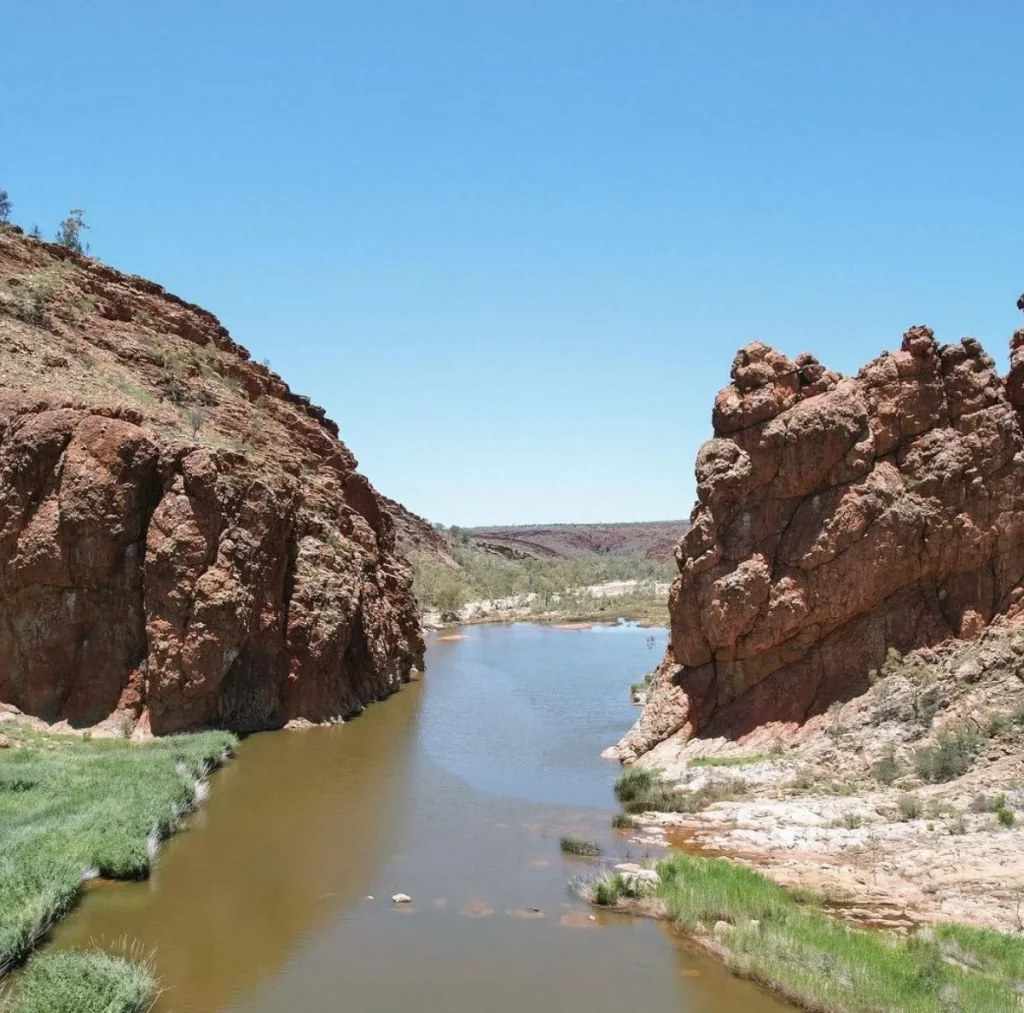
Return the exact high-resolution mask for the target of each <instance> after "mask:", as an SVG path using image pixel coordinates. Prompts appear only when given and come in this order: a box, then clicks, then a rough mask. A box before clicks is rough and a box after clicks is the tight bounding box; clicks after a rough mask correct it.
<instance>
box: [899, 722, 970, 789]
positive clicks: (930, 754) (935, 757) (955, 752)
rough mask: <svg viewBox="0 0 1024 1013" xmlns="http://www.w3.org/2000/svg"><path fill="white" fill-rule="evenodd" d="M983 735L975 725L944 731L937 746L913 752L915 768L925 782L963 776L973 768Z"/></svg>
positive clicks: (936, 742)
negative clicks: (953, 730) (974, 727)
mask: <svg viewBox="0 0 1024 1013" xmlns="http://www.w3.org/2000/svg"><path fill="white" fill-rule="evenodd" d="M983 744H984V738H983V737H982V736H981V735H980V734H979V733H978V732H977V731H975V730H974V729H973V728H968V727H966V726H962V727H960V728H958V729H957V730H956V731H955V732H949V731H941V732H939V734H938V735H937V736H936V737H935V745H933V746H922V747H921V748H920V749H918V750H917V752H916V753H915V754H914V768H915V770H916V771H917V776H918V777H920V778H921V780H922V781H928V782H929V783H930V784H938V783H940V782H942V781H952V780H953V779H954V778H957V777H962V776H963V775H964V774H966V773H967V771H968V770H970V769H971V766H972V764H973V763H974V760H975V757H977V755H978V752H979V750H980V749H981V747H982V745H983Z"/></svg>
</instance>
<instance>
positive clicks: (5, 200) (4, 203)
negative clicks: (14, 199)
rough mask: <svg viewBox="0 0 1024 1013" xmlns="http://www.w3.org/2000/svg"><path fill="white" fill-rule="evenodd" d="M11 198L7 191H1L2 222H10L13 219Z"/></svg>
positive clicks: (0, 216) (0, 214) (0, 217)
mask: <svg viewBox="0 0 1024 1013" xmlns="http://www.w3.org/2000/svg"><path fill="white" fill-rule="evenodd" d="M13 207H14V205H13V204H12V203H11V198H10V197H8V196H7V191H6V190H0V222H8V221H10V219H11V208H13Z"/></svg>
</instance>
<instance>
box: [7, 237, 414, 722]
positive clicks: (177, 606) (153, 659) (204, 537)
mask: <svg viewBox="0 0 1024 1013" xmlns="http://www.w3.org/2000/svg"><path fill="white" fill-rule="evenodd" d="M422 653H423V640H422V636H421V632H420V628H419V621H418V616H417V611H416V606H415V603H414V600H413V598H412V594H411V579H410V573H409V570H408V567H407V564H406V563H405V561H404V559H403V558H402V557H401V556H400V554H399V553H398V552H397V550H396V547H395V532H394V524H393V522H392V519H391V516H390V514H389V512H388V511H387V509H386V508H385V505H384V503H383V501H382V498H381V497H379V496H378V495H377V493H376V492H375V491H374V489H373V487H372V486H371V485H370V483H369V482H368V481H367V480H366V479H365V478H364V477H363V476H362V475H361V474H360V473H359V472H358V471H357V470H356V461H355V459H354V458H353V456H352V455H351V453H350V452H349V451H348V449H347V448H346V447H345V445H344V444H343V443H341V442H340V441H339V440H338V438H337V427H336V426H335V425H334V423H332V422H331V421H330V420H329V419H326V418H325V416H324V412H323V410H322V409H319V408H317V407H316V406H314V405H312V404H310V403H309V400H308V399H307V398H303V397H301V396H298V395H295V394H293V393H292V392H291V391H290V390H289V389H288V387H287V385H286V384H285V383H284V382H283V381H282V380H281V378H280V377H278V376H277V375H276V374H275V373H273V372H271V371H270V369H269V366H268V365H267V364H264V365H258V364H256V363H253V362H251V361H250V360H249V355H248V353H247V352H246V351H245V349H243V348H241V347H240V346H239V345H237V344H235V342H234V341H232V340H231V338H230V336H229V335H228V332H227V331H226V330H225V329H224V328H223V327H222V326H221V325H220V324H219V322H218V321H217V320H216V318H215V317H213V316H212V315H211V314H209V313H207V312H206V311H204V310H201V309H200V308H199V307H196V306H191V305H189V304H188V303H185V302H183V301H182V300H180V299H178V298H176V297H174V296H172V295H170V294H168V293H166V292H164V291H163V289H161V288H160V287H159V286H157V285H154V284H153V283H151V282H147V281H144V280H143V279H140V278H134V277H130V276H127V275H123V274H120V273H119V272H117V271H114V270H112V269H110V268H108V267H106V266H104V265H102V264H99V263H98V262H96V261H92V260H89V259H87V258H84V257H78V256H75V255H73V254H71V253H69V252H68V251H66V250H64V249H62V248H60V247H54V246H50V245H48V244H46V243H41V242H38V241H35V240H31V239H28V238H26V237H23V236H21V235H20V234H19V233H18V232H17V230H13V229H6V230H4V231H0V701H4V702H7V703H11V704H14V705H15V706H17V707H19V708H21V709H22V710H23V711H26V712H27V713H30V714H33V715H37V716H39V717H42V718H44V719H45V720H48V721H59V720H66V721H68V722H69V723H70V724H72V725H75V726H91V725H95V724H97V723H100V722H105V721H106V722H110V721H113V722H114V723H117V724H119V725H121V726H122V727H124V726H125V725H126V724H127V723H128V722H129V721H130V722H131V724H132V725H134V726H135V727H136V728H138V729H139V730H140V731H145V730H147V729H149V728H151V729H152V730H153V731H154V732H156V733H164V732H171V731H176V730H181V729H188V728H196V727H200V726H204V725H220V726H227V727H230V728H233V729H237V730H251V729H257V728H267V727H275V726H279V725H282V724H284V723H286V722H288V721H290V720H293V719H308V720H311V721H324V720H331V719H335V718H338V717H342V716H345V715H348V714H351V713H353V712H355V711H358V710H359V709H360V708H361V707H362V706H363V704H365V703H366V702H368V701H370V700H372V699H375V698H378V697H381V696H384V695H387V694H388V693H390V692H392V691H393V690H394V689H396V688H397V687H398V686H399V685H400V684H401V683H402V682H403V681H404V680H407V679H408V678H409V677H410V674H411V672H412V670H413V668H414V666H416V665H418V664H420V663H421V659H422Z"/></svg>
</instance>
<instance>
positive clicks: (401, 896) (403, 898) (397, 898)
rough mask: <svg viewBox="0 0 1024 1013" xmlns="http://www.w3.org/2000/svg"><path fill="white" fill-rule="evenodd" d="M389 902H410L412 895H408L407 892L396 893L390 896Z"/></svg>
mask: <svg viewBox="0 0 1024 1013" xmlns="http://www.w3.org/2000/svg"><path fill="white" fill-rule="evenodd" d="M391 902H392V903H393V904H411V903H412V897H410V896H409V895H408V894H407V893H396V894H395V895H394V896H393V897H392V898H391Z"/></svg>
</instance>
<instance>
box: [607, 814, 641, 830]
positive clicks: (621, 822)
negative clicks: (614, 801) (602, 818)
mask: <svg viewBox="0 0 1024 1013" xmlns="http://www.w3.org/2000/svg"><path fill="white" fill-rule="evenodd" d="M612 826H613V827H614V828H615V829H616V830H632V829H633V827H635V826H636V820H635V819H633V817H632V816H630V815H629V814H628V813H616V814H615V815H614V816H613V817H612Z"/></svg>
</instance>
